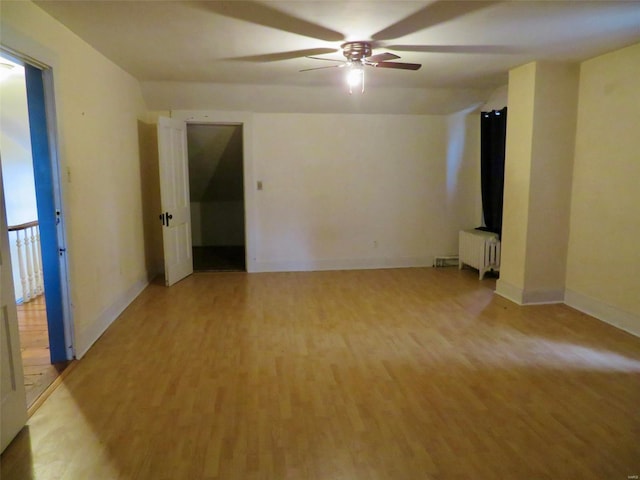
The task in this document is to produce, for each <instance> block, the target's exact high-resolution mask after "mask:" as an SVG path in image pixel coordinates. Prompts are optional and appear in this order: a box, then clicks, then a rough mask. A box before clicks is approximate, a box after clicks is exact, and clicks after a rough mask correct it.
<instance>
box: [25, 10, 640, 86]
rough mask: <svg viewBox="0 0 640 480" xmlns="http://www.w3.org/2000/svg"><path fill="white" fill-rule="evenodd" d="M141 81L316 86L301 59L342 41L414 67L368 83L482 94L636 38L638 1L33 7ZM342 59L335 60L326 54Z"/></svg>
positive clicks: (378, 73) (327, 72)
mask: <svg viewBox="0 0 640 480" xmlns="http://www.w3.org/2000/svg"><path fill="white" fill-rule="evenodd" d="M36 3H37V5H39V6H40V7H41V8H42V9H44V10H45V11H47V12H48V13H49V14H51V15H52V16H54V17H55V18H57V19H58V20H59V21H60V22H62V23H63V24H65V25H66V26H67V27H68V28H70V29H71V30H72V31H74V32H75V33H76V34H78V35H79V36H80V37H82V38H83V39H84V40H86V41H87V42H88V43H89V44H91V45H92V46H93V47H94V48H96V49H97V50H99V51H100V52H102V53H103V54H104V55H105V56H107V57H108V58H110V59H111V60H113V61H114V62H115V63H117V64H118V65H120V66H121V67H122V68H124V69H125V70H126V71H128V72H129V73H131V74H132V75H133V76H135V77H136V78H138V79H139V80H141V81H173V82H205V83H218V84H219V83H233V84H236V85H237V84H253V85H279V86H282V85H298V86H309V85H324V86H329V85H332V84H336V83H340V84H341V83H342V81H343V80H342V75H341V71H340V70H339V69H335V68H328V69H323V70H317V71H311V72H304V73H300V72H298V70H301V69H305V68H313V67H319V66H327V65H331V64H330V63H327V62H322V61H319V60H311V59H308V58H304V55H305V54H314V53H315V54H320V53H321V52H330V51H331V49H333V50H337V49H339V47H340V45H341V44H342V43H343V42H345V41H352V40H373V41H375V43H376V48H375V49H374V53H380V52H383V51H390V52H393V53H396V54H398V55H400V56H401V57H402V58H401V60H399V61H406V62H412V63H422V64H423V67H422V69H420V70H419V71H415V72H413V71H405V70H390V69H373V68H369V69H368V70H367V83H368V85H370V86H371V85H372V86H377V87H383V86H393V87H398V88H488V87H495V86H499V85H503V84H505V83H506V80H507V72H508V70H509V69H510V68H513V67H515V66H518V65H521V64H524V63H527V62H529V61H533V60H561V61H581V60H584V59H587V58H591V57H594V56H597V55H599V54H602V53H605V52H608V51H611V50H615V49H617V48H620V47H623V46H626V45H630V44H632V43H636V42H638V41H640V1H622V2H621V1H601V2H595V1H586V0H584V1H573V2H565V1H562V2H561V1H536V2H531V1H514V2H497V1H467V2H463V1H442V0H439V1H432V2H428V1H427V2H425V1H422V2H416V1H398V0H396V1H377V0H368V1H333V0H317V1H302V0H298V1H268V2H252V1H247V2H245V1H226V2H222V1H200V2H192V1H154V0H146V1H135V0H134V1H98V0H96V1H77V0H74V1H58V0H46V1H36ZM323 56H327V57H328V58H336V59H339V58H342V57H341V54H340V53H334V54H331V53H329V54H327V55H323Z"/></svg>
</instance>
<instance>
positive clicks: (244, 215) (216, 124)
mask: <svg viewBox="0 0 640 480" xmlns="http://www.w3.org/2000/svg"><path fill="white" fill-rule="evenodd" d="M186 124H187V139H188V136H189V125H193V126H209V127H240V137H241V140H242V142H243V143H242V158H241V161H242V220H243V224H244V232H245V233H244V244H243V245H242V247H243V248H244V269H243V270H242V271H243V272H247V271H248V270H247V233H246V229H247V206H246V195H245V188H246V186H245V182H244V168H245V161H244V147H245V146H244V124H243V123H238V122H234V123H229V122H224V123H223V122H206V123H205V122H194V121H189V122H186ZM188 149H189V142H188V140H187V156H188ZM187 161H188V162H189V159H187ZM189 181H191V180H190V179H189ZM191 228H193V224H192V226H191ZM191 242H192V243H193V236H192V240H191Z"/></svg>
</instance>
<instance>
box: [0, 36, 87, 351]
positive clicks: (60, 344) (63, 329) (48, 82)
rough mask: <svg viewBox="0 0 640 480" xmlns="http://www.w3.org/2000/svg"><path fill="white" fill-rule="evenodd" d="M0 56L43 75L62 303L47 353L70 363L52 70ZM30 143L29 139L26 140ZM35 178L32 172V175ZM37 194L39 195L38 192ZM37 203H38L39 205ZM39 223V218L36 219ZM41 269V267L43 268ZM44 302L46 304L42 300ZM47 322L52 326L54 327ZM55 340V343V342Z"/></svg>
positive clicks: (13, 54)
mask: <svg viewBox="0 0 640 480" xmlns="http://www.w3.org/2000/svg"><path fill="white" fill-rule="evenodd" d="M0 52H2V54H3V55H5V56H8V57H9V58H11V59H12V60H14V61H16V62H18V63H22V64H23V65H30V66H31V67H35V68H37V69H39V70H40V71H41V72H42V87H43V103H44V105H43V106H44V113H45V122H46V137H47V138H46V143H47V144H48V154H49V158H48V160H49V165H48V170H49V173H50V175H51V188H52V191H51V194H52V197H53V198H52V201H53V205H52V206H53V210H54V211H52V212H51V214H52V215H54V216H55V220H54V221H55V224H56V229H55V231H56V233H55V237H56V239H55V241H56V245H53V246H52V245H49V246H48V247H49V248H55V249H56V250H57V252H56V255H57V256H58V262H57V267H58V269H59V288H60V303H61V311H62V312H61V313H62V315H61V318H59V319H51V318H50V317H49V314H47V324H48V325H49V331H50V332H51V330H52V328H53V329H54V330H55V331H56V332H58V334H57V335H55V336H54V337H52V335H51V334H50V335H49V341H50V350H51V352H52V354H53V353H54V352H57V357H58V358H55V359H53V358H52V361H54V360H55V361H64V360H72V359H73V358H74V357H75V341H74V339H75V337H74V329H73V317H72V309H71V295H70V287H69V265H68V255H67V253H68V252H67V249H66V245H67V242H66V227H65V217H66V215H65V213H66V212H65V209H64V204H63V192H62V182H61V178H62V175H61V166H60V156H59V143H58V129H57V114H56V108H55V97H54V90H55V89H54V82H53V68H52V67H50V66H49V65H46V64H45V63H43V62H40V61H39V60H36V59H34V58H32V57H30V56H29V55H26V54H23V53H20V52H17V51H16V50H13V49H12V48H10V47H7V46H6V45H0ZM25 83H26V72H25ZM28 95H29V92H28V87H27V96H28ZM31 122H32V120H31V119H30V120H29V124H30V126H31ZM29 140H30V141H31V138H30V139H29ZM38 160H40V158H38V159H36V158H33V163H34V167H35V166H36V162H37V161H38ZM34 176H35V172H34ZM39 190H40V192H39ZM38 195H41V196H42V195H43V192H42V189H41V188H39V187H38V183H37V182H36V197H38ZM38 203H39V202H38ZM38 210H40V208H38ZM40 215H41V214H40V211H38V217H40ZM39 220H40V218H39ZM46 247H47V246H45V245H44V244H41V247H40V248H41V249H43V248H46ZM43 268H44V264H43ZM45 299H46V291H45ZM45 301H46V300H45ZM50 322H54V323H53V324H52V323H50ZM52 338H53V341H54V342H55V345H51V341H52ZM56 339H57V340H56Z"/></svg>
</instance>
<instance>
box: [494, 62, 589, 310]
mask: <svg viewBox="0 0 640 480" xmlns="http://www.w3.org/2000/svg"><path fill="white" fill-rule="evenodd" d="M577 89H578V68H577V65H574V64H566V63H555V62H536V63H531V64H527V65H524V66H523V67H520V68H517V69H515V70H513V71H512V72H511V74H510V77H509V117H508V125H507V152H506V168H505V195H504V205H505V206H504V215H503V235H502V261H501V276H500V280H499V281H498V283H497V288H496V291H497V292H498V293H500V294H501V295H504V296H506V297H507V298H510V299H512V300H514V301H516V302H518V303H538V302H553V301H555V302H561V301H563V300H564V284H565V267H566V262H567V242H568V232H569V230H568V225H569V214H570V191H571V176H572V168H573V147H574V139H575V125H576V121H575V119H576V113H575V112H576V105H577ZM512 102H513V103H512Z"/></svg>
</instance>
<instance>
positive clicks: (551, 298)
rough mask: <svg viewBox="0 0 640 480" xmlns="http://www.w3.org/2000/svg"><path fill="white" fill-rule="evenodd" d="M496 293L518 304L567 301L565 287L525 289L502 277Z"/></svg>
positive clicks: (545, 303) (544, 303)
mask: <svg viewBox="0 0 640 480" xmlns="http://www.w3.org/2000/svg"><path fill="white" fill-rule="evenodd" d="M495 293H497V294H498V295H500V296H501V297H504V298H506V299H507V300H511V301H512V302H514V303H517V304H518V305H547V304H550V303H564V301H565V291H564V289H543V290H525V289H522V288H520V287H516V286H515V285H513V284H511V283H507V282H505V281H504V280H501V279H498V281H497V282H496V291H495Z"/></svg>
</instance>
